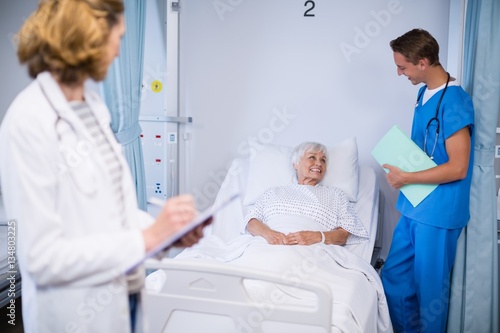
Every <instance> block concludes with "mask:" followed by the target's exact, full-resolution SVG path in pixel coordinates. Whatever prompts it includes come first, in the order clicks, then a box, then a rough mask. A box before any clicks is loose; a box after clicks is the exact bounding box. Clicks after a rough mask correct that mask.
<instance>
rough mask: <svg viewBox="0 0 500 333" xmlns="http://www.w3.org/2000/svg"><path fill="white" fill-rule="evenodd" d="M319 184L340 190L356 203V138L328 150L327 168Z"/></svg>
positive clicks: (357, 170)
mask: <svg viewBox="0 0 500 333" xmlns="http://www.w3.org/2000/svg"><path fill="white" fill-rule="evenodd" d="M320 184H323V185H329V186H335V187H338V188H340V189H341V190H342V191H344V193H345V194H346V195H347V198H349V201H351V202H356V201H358V187H359V165H358V144H357V142H356V137H352V138H350V139H347V140H344V141H342V142H340V143H338V144H336V145H335V146H333V147H329V148H328V168H327V169H326V173H325V178H323V180H322V181H321V183H320Z"/></svg>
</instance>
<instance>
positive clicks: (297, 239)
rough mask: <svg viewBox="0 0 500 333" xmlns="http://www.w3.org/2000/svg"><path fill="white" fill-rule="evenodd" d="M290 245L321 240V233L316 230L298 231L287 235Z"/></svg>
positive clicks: (309, 243) (310, 243)
mask: <svg viewBox="0 0 500 333" xmlns="http://www.w3.org/2000/svg"><path fill="white" fill-rule="evenodd" d="M286 237H287V241H288V244H290V245H312V244H316V243H319V242H321V233H320V232H318V231H298V232H292V233H289V234H288V235H287V236H286Z"/></svg>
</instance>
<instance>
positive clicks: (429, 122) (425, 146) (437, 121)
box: [417, 72, 450, 160]
mask: <svg viewBox="0 0 500 333" xmlns="http://www.w3.org/2000/svg"><path fill="white" fill-rule="evenodd" d="M446 74H447V75H448V78H447V79H446V85H445V86H444V89H443V92H442V93H441V97H439V101H438V103H437V106H436V114H435V115H434V117H432V118H431V119H429V121H428V122H427V126H426V127H425V138H424V153H426V154H427V155H428V156H429V157H430V158H431V160H433V159H434V151H435V150H436V145H437V140H438V136H439V127H440V125H441V124H440V122H439V119H438V114H439V107H440V106H441V101H442V100H443V97H444V94H445V93H446V89H447V88H448V84H449V83H450V73H448V72H446ZM424 92H425V88H424V89H422V91H421V92H420V94H418V97H417V105H418V103H419V101H420V100H421V98H422V95H423V94H424ZM433 121H435V122H436V125H437V126H436V137H435V138H434V145H433V146H432V151H431V153H430V154H429V153H427V136H428V135H429V126H430V125H431V124H432V122H433Z"/></svg>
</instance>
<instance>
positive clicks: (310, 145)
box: [290, 142, 328, 167]
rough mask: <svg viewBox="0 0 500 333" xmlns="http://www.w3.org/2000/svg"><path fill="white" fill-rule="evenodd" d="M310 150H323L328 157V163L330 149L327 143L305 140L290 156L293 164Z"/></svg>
mask: <svg viewBox="0 0 500 333" xmlns="http://www.w3.org/2000/svg"><path fill="white" fill-rule="evenodd" d="M310 151H314V152H321V153H323V155H325V157H326V161H327V163H328V149H327V148H326V146H325V145H323V144H321V143H318V142H303V143H301V144H299V145H298V146H297V147H295V148H294V149H293V151H292V155H291V156H290V161H291V166H292V167H293V165H294V164H297V163H298V162H299V160H300V159H301V158H302V157H304V155H305V154H306V153H308V152H310Z"/></svg>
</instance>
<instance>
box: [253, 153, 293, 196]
mask: <svg viewBox="0 0 500 333" xmlns="http://www.w3.org/2000/svg"><path fill="white" fill-rule="evenodd" d="M262 147H263V148H262V149H261V150H258V151H257V153H256V154H255V156H254V157H253V158H251V159H250V161H249V166H248V176H247V188H246V191H245V196H244V198H243V204H244V205H253V204H254V203H255V200H257V198H258V197H259V196H260V195H261V194H262V193H264V192H265V191H266V190H267V189H268V188H271V187H275V186H282V185H286V184H290V183H292V182H293V179H294V171H293V168H292V165H291V163H290V156H291V155H292V151H293V148H292V147H287V146H280V145H272V144H267V145H263V146H262Z"/></svg>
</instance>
